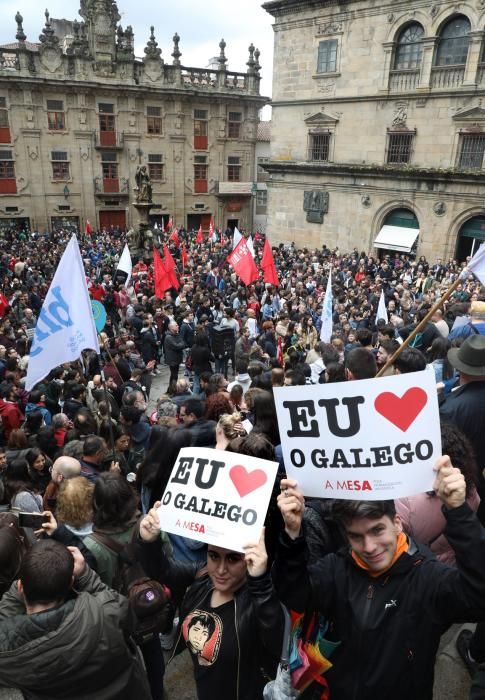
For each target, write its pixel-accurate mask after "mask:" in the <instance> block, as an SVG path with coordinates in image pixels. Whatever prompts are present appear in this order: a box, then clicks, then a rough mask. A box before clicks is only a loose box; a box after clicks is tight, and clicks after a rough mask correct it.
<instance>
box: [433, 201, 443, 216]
mask: <svg viewBox="0 0 485 700" xmlns="http://www.w3.org/2000/svg"><path fill="white" fill-rule="evenodd" d="M433 211H434V213H435V214H436V216H443V215H444V214H446V204H445V203H444V202H436V204H435V205H434V206H433Z"/></svg>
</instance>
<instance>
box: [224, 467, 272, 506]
mask: <svg viewBox="0 0 485 700" xmlns="http://www.w3.org/2000/svg"><path fill="white" fill-rule="evenodd" d="M229 476H230V477H231V481H232V483H233V484H234V486H235V487H236V489H237V492H238V494H239V495H240V496H241V498H244V496H247V495H248V493H251V491H256V489H259V487H260V486H262V485H263V484H265V483H266V481H267V479H268V477H267V476H266V472H264V471H263V470H262V469H255V470H254V471H252V472H248V470H247V469H246V467H243V466H242V464H238V465H237V466H235V467H232V468H231V469H230V470H229Z"/></svg>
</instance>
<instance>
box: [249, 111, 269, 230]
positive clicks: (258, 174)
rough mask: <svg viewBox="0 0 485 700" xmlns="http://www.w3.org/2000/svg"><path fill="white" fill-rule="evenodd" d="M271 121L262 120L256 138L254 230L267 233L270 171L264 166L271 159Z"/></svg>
mask: <svg viewBox="0 0 485 700" xmlns="http://www.w3.org/2000/svg"><path fill="white" fill-rule="evenodd" d="M270 142H271V122H270V121H260V122H259V124H258V133H257V140H256V158H255V172H254V182H255V183H256V188H255V189H256V192H255V197H254V218H253V230H254V231H260V232H261V233H266V228H267V225H268V185H267V182H268V177H269V176H268V173H267V172H266V170H265V169H264V167H263V166H265V165H266V163H268V162H269V160H270V155H271V146H270Z"/></svg>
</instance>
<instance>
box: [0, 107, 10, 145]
mask: <svg viewBox="0 0 485 700" xmlns="http://www.w3.org/2000/svg"><path fill="white" fill-rule="evenodd" d="M0 143H11V136H10V127H9V123H8V110H7V100H6V98H5V97H0Z"/></svg>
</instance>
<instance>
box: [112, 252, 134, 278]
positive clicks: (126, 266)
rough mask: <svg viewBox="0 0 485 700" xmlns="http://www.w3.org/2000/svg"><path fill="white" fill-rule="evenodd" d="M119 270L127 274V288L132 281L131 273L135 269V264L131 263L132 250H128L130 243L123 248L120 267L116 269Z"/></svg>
mask: <svg viewBox="0 0 485 700" xmlns="http://www.w3.org/2000/svg"><path fill="white" fill-rule="evenodd" d="M116 269H117V270H121V271H122V272H126V274H127V275H128V277H127V278H126V282H125V287H127V286H128V284H129V282H130V279H131V271H132V269H133V264H132V262H131V255H130V249H129V248H128V243H125V247H124V248H123V252H122V253H121V258H120V261H119V263H118V267H117V268H116Z"/></svg>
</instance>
